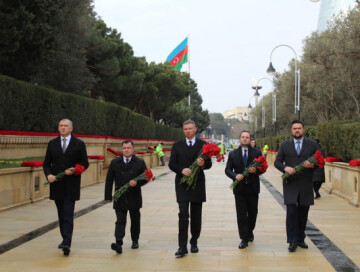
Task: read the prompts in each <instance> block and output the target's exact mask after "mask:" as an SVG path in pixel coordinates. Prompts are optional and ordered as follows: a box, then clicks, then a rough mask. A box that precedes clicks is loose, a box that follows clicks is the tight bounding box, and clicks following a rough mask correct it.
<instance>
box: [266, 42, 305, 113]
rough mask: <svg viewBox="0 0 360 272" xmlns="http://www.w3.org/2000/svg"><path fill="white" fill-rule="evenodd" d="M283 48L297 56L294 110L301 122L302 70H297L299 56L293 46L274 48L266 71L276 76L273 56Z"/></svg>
mask: <svg viewBox="0 0 360 272" xmlns="http://www.w3.org/2000/svg"><path fill="white" fill-rule="evenodd" d="M281 46H285V47H288V48H290V49H291V50H292V51H293V53H294V54H295V87H294V89H295V98H294V99H295V101H294V109H295V113H297V118H298V120H300V69H298V68H297V54H296V52H295V50H294V48H292V47H291V46H289V45H287V44H280V45H278V46H276V47H274V49H273V50H272V51H271V54H270V64H269V68H268V69H267V70H266V71H267V72H268V73H269V74H274V73H275V72H276V70H275V68H274V66H273V65H272V54H273V52H274V51H275V49H277V48H278V47H281Z"/></svg>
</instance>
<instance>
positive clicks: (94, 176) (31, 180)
mask: <svg viewBox="0 0 360 272" xmlns="http://www.w3.org/2000/svg"><path fill="white" fill-rule="evenodd" d="M105 176H106V171H103V160H102V161H99V160H89V168H88V169H87V170H86V171H85V172H84V173H83V174H82V177H81V186H82V187H83V186H87V185H91V184H95V183H98V182H102V181H104V180H105ZM45 182H46V178H45V175H44V172H43V169H42V167H37V168H32V167H19V168H5V169H0V210H5V209H8V208H12V207H15V206H19V205H22V204H26V203H32V202H35V201H38V200H41V199H44V198H47V197H49V185H44V183H45Z"/></svg>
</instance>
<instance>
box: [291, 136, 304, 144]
mask: <svg viewBox="0 0 360 272" xmlns="http://www.w3.org/2000/svg"><path fill="white" fill-rule="evenodd" d="M293 139H294V144H296V143H297V141H300V144H302V143H303V141H304V137H302V138H301V140H296V139H295V138H293Z"/></svg>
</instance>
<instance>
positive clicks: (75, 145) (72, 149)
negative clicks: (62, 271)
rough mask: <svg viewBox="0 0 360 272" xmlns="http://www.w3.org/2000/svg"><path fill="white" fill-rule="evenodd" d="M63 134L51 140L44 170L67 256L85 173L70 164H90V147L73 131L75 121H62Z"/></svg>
mask: <svg viewBox="0 0 360 272" xmlns="http://www.w3.org/2000/svg"><path fill="white" fill-rule="evenodd" d="M58 130H59V132H60V136H59V137H57V138H55V139H53V140H51V141H50V142H49V144H48V147H47V150H46V155H45V160H44V166H43V169H44V173H45V176H46V178H47V180H48V181H49V183H50V199H52V200H54V201H55V204H56V208H57V212H58V218H59V226H60V233H61V236H62V239H63V240H62V242H61V243H60V244H59V246H58V248H60V249H62V250H63V253H64V255H65V256H68V255H69V254H70V247H71V240H72V234H73V229H74V209H75V201H77V200H79V199H80V183H81V175H78V176H75V175H73V172H72V171H70V168H72V167H75V165H76V164H80V165H82V166H84V167H85V168H88V167H89V162H88V158H87V154H86V147H85V144H84V142H83V141H81V140H80V139H78V138H76V137H75V136H73V135H72V134H71V132H72V130H73V124H72V122H71V121H70V120H69V119H62V120H61V121H60V122H59V127H58ZM64 171H65V174H66V175H65V177H63V178H61V179H60V180H57V179H56V177H55V175H57V174H59V173H60V172H64Z"/></svg>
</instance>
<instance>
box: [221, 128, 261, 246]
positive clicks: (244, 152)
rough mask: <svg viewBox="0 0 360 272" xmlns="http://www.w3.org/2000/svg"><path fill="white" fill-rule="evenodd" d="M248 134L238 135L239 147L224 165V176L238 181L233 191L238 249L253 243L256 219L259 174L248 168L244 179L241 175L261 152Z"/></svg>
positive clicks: (232, 152)
mask: <svg viewBox="0 0 360 272" xmlns="http://www.w3.org/2000/svg"><path fill="white" fill-rule="evenodd" d="M250 142H251V137H250V132H248V131H242V132H241V133H240V147H239V148H238V149H235V150H233V151H231V152H230V154H229V158H228V161H227V163H226V168H225V174H226V175H227V176H228V177H229V178H231V180H235V179H236V180H239V181H240V183H239V184H238V185H237V186H236V187H235V189H234V196H235V207H236V215H237V223H238V230H239V236H240V239H241V243H240V244H239V248H240V249H242V248H246V247H247V246H248V242H252V241H254V233H253V230H254V229H255V225H256V217H257V213H258V202H259V193H260V181H259V173H258V172H257V170H256V168H254V167H250V169H249V172H250V175H249V176H248V177H246V178H244V176H243V175H241V173H243V172H244V170H245V168H246V167H248V166H249V165H250V164H251V163H252V161H253V160H254V159H255V158H258V157H260V156H261V151H260V150H259V149H257V148H253V147H251V145H250Z"/></svg>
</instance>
